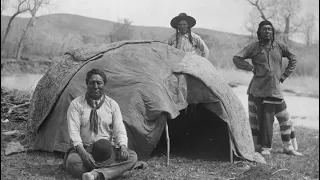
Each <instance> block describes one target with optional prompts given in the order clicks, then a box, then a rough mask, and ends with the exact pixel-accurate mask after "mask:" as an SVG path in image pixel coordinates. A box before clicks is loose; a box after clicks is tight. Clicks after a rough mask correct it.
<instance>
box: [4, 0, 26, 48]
mask: <svg viewBox="0 0 320 180" xmlns="http://www.w3.org/2000/svg"><path fill="white" fill-rule="evenodd" d="M27 11H28V7H27V0H18V6H17V7H16V11H15V13H14V14H13V15H12V16H11V17H10V19H9V22H8V25H7V27H6V31H5V33H4V35H3V37H2V39H1V52H2V50H3V47H4V44H5V42H6V39H7V36H8V34H9V31H10V29H11V25H12V21H13V20H14V18H15V17H17V16H18V15H19V14H22V13H25V12H27Z"/></svg>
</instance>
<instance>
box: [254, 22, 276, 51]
mask: <svg viewBox="0 0 320 180" xmlns="http://www.w3.org/2000/svg"><path fill="white" fill-rule="evenodd" d="M264 25H270V26H271V27H272V39H271V45H273V42H274V34H275V31H274V27H273V25H272V23H271V22H270V21H266V20H265V21H261V22H260V23H259V27H258V31H257V36H258V40H259V42H260V43H261V42H262V37H261V34H260V31H261V28H262V27H263V26H264Z"/></svg>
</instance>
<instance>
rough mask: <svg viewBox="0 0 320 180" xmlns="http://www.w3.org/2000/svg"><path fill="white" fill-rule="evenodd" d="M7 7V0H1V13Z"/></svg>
mask: <svg viewBox="0 0 320 180" xmlns="http://www.w3.org/2000/svg"><path fill="white" fill-rule="evenodd" d="M7 7H8V0H1V15H2V12H3V11H4V10H5V9H7Z"/></svg>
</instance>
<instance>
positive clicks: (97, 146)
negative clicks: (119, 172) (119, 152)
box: [91, 139, 115, 166]
mask: <svg viewBox="0 0 320 180" xmlns="http://www.w3.org/2000/svg"><path fill="white" fill-rule="evenodd" d="M91 155H92V157H93V159H94V160H95V161H96V164H97V165H98V166H101V165H109V164H112V163H113V162H114V161H115V153H114V151H113V146H112V144H111V142H110V141H108V140H107V139H100V140H98V141H96V142H94V143H93V145H92V152H91Z"/></svg>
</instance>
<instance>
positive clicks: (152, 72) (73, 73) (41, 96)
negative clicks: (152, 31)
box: [29, 41, 264, 162]
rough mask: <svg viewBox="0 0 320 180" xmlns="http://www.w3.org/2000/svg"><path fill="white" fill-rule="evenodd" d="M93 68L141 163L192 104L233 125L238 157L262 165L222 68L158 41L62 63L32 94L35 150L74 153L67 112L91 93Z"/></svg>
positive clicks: (78, 54)
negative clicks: (88, 79)
mask: <svg viewBox="0 0 320 180" xmlns="http://www.w3.org/2000/svg"><path fill="white" fill-rule="evenodd" d="M92 68H100V69H102V70H103V71H104V73H105V74H106V75H107V80H108V81H107V88H106V94H107V95H108V96H109V97H111V98H112V99H114V100H115V101H117V102H118V104H119V106H120V109H121V113H122V115H123V120H124V123H125V126H126V129H127V134H128V138H129V147H130V148H132V149H133V150H135V151H136V152H137V154H138V157H139V158H148V157H149V156H150V154H151V152H152V150H153V149H154V148H155V146H156V145H157V143H158V141H159V139H160V136H161V134H162V131H163V130H164V127H165V122H166V120H167V119H174V118H175V117H177V116H178V115H179V111H180V110H182V109H185V108H186V107H187V105H188V104H190V103H202V104H203V106H204V107H206V108H207V109H209V110H210V111H212V112H213V113H215V114H216V115H217V116H219V117H220V118H221V119H222V120H223V121H224V122H226V123H227V124H228V127H229V128H228V129H229V132H230V133H229V134H230V135H231V138H230V142H231V144H232V146H231V147H232V150H233V152H234V153H235V155H237V156H239V157H242V158H244V159H247V160H250V161H257V162H263V161H264V159H263V157H262V156H261V155H259V154H258V153H256V152H254V147H253V141H252V135H251V130H250V125H249V121H248V118H247V117H246V114H245V109H244V107H243V105H242V104H241V102H240V100H239V99H238V98H237V96H236V95H235V94H234V92H233V91H232V89H231V88H230V87H229V86H228V84H227V83H226V82H225V81H224V80H223V78H222V77H221V75H220V74H219V72H218V71H217V70H216V69H215V67H214V66H213V65H212V64H211V63H210V62H209V61H208V60H207V59H205V58H203V57H201V56H198V55H196V54H191V53H185V52H182V51H180V50H178V49H176V48H174V47H171V46H168V45H167V44H165V43H162V42H158V41H121V42H117V43H112V44H101V45H93V44H88V45H86V46H83V47H81V48H79V49H76V50H73V51H70V52H68V53H66V54H65V55H63V56H61V57H58V58H57V59H56V60H55V63H54V64H53V65H52V66H51V68H50V69H49V70H48V71H47V73H46V74H45V75H44V76H43V77H42V78H41V80H40V81H39V83H38V85H37V87H36V89H35V92H34V94H33V97H32V100H31V106H30V112H29V113H30V114H29V126H30V127H31V129H32V130H33V132H34V141H33V144H34V149H36V150H45V151H61V152H65V151H66V150H67V149H68V148H69V147H70V139H69V135H68V129H67V109H68V106H69V104H70V102H71V101H72V100H73V99H74V98H76V97H77V96H80V95H82V94H84V93H85V92H86V84H85V76H86V73H87V72H88V71H89V70H91V69H92Z"/></svg>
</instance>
